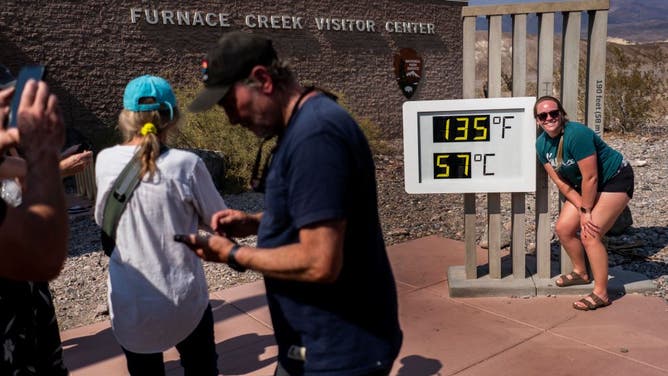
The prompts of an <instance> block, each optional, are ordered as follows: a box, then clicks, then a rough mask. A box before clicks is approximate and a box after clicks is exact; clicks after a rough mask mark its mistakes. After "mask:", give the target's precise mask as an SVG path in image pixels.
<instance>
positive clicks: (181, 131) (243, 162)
mask: <svg viewBox="0 0 668 376" xmlns="http://www.w3.org/2000/svg"><path fill="white" fill-rule="evenodd" d="M200 85H201V84H200V83H199V82H197V83H193V84H191V85H187V86H184V87H175V88H174V92H175V94H176V97H177V101H178V102H179V103H182V104H185V103H190V101H191V100H192V99H193V98H194V97H195V95H196V93H197V91H198V90H199V88H200ZM335 94H336V95H337V96H339V103H341V104H342V106H343V107H344V108H346V109H347V110H348V112H350V110H349V106H348V105H347V103H346V102H345V98H344V95H343V94H339V93H335ZM182 107H185V106H184V105H182ZM183 115H184V116H183V121H182V123H181V126H180V127H179V128H178V129H177V130H176V131H175V132H172V134H171V136H170V139H169V144H170V145H171V146H173V147H178V148H188V149H205V150H215V151H220V152H221V153H222V154H223V155H224V161H225V184H224V186H223V191H224V192H225V193H238V192H241V191H245V190H248V188H249V187H248V182H249V179H250V175H251V171H252V169H253V164H254V162H255V158H256V153H257V150H258V147H259V145H260V142H261V140H259V139H258V138H257V137H256V136H255V135H254V134H253V133H252V132H250V131H248V130H246V129H245V128H243V127H241V126H239V125H230V122H229V120H228V118H227V115H225V111H223V109H222V108H220V107H218V106H215V108H213V109H211V110H209V111H205V112H203V113H198V114H190V113H184V114H183ZM353 117H354V115H353ZM357 120H358V123H359V125H360V127H361V128H362V131H363V132H364V134H365V135H366V137H367V139H368V140H369V144H370V146H371V149H372V151H374V153H380V152H384V151H386V150H387V146H386V144H385V142H384V141H383V140H382V131H381V129H380V127H378V125H377V124H375V123H374V122H372V121H371V120H369V119H367V118H361V119H357ZM274 143H275V141H274V140H272V141H269V142H268V143H267V144H266V145H264V147H263V153H262V154H263V161H262V163H261V166H262V165H264V159H265V158H267V157H268V156H269V154H270V150H271V148H272V147H273V145H274Z"/></svg>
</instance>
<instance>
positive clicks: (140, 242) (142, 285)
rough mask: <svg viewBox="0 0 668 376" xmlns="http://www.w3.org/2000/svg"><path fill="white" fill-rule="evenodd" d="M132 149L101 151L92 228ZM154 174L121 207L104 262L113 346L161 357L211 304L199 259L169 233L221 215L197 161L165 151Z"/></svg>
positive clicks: (216, 196)
mask: <svg viewBox="0 0 668 376" xmlns="http://www.w3.org/2000/svg"><path fill="white" fill-rule="evenodd" d="M136 148H137V147H136V146H131V145H118V146H114V147H111V148H108V149H105V150H103V151H101V152H100V154H99V155H98V157H97V162H96V164H95V174H96V182H97V188H98V194H97V200H96V203H95V221H96V222H97V224H98V225H100V224H101V223H102V215H103V212H104V204H105V201H106V199H107V195H108V194H109V191H110V190H111V187H112V185H113V183H114V181H115V180H116V178H117V176H118V175H119V174H120V173H121V171H122V170H123V168H124V167H125V165H126V164H127V163H128V162H129V161H130V159H132V156H133V155H134V153H135V150H136ZM157 166H158V170H159V171H158V172H156V174H155V175H154V177H153V178H152V179H151V180H150V181H147V179H148V178H145V179H144V180H143V181H142V182H141V183H140V184H139V186H137V188H136V190H135V191H134V193H133V195H132V197H131V199H130V201H129V202H128V204H127V205H126V207H125V211H124V212H123V215H122V216H121V218H120V220H119V223H118V229H117V231H116V248H115V249H114V252H113V254H112V255H111V258H110V259H109V278H108V280H107V285H108V290H109V296H108V299H109V311H110V316H111V326H112V329H113V332H114V335H115V336H116V339H117V340H118V343H119V344H120V345H121V346H123V347H124V348H126V349H127V350H130V351H132V352H136V353H155V352H162V351H165V350H167V349H168V348H170V347H172V346H174V345H176V344H177V343H179V342H180V341H182V340H184V339H185V338H186V337H187V336H188V335H189V334H190V333H191V332H192V331H193V330H194V329H195V328H196V327H197V325H198V324H199V322H200V320H201V319H202V315H203V314H204V310H205V309H206V307H207V305H208V302H209V293H208V288H207V284H206V279H205V276H204V269H203V268H202V263H201V261H200V259H199V258H198V257H197V256H196V255H195V253H193V252H192V251H191V250H190V249H188V248H187V247H186V246H185V245H183V244H181V243H177V242H175V241H174V240H173V237H174V234H191V233H195V232H196V231H197V229H198V227H199V225H200V224H203V225H208V224H209V220H210V218H211V215H212V214H213V213H215V212H216V211H219V210H222V209H225V208H226V206H225V203H224V201H223V199H222V197H220V194H219V193H218V191H216V188H215V186H214V184H213V181H212V179H211V175H210V174H209V172H208V170H207V169H206V167H205V165H204V162H202V160H201V159H200V158H199V157H198V156H197V155H195V154H193V153H190V152H186V151H183V150H177V149H169V150H168V151H166V152H165V153H163V154H162V155H161V156H160V157H159V158H158V161H157Z"/></svg>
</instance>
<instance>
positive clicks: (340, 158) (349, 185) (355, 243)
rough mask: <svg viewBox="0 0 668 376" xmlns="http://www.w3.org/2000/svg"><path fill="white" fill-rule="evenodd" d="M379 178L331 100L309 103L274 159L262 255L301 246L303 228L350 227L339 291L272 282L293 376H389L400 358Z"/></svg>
mask: <svg viewBox="0 0 668 376" xmlns="http://www.w3.org/2000/svg"><path fill="white" fill-rule="evenodd" d="M374 171H375V168H374V164H373V159H372V156H371V151H370V149H369V145H368V143H367V141H366V138H365V137H364V135H363V133H362V132H361V129H360V128H359V126H358V125H357V123H355V121H354V120H353V119H352V118H351V117H350V116H349V115H348V113H347V112H346V111H345V110H344V109H342V108H341V107H340V106H339V105H338V104H336V103H335V102H334V101H332V100H331V99H330V98H328V97H327V96H325V95H323V94H319V95H317V96H315V97H312V98H310V99H309V100H307V101H306V102H304V104H303V106H302V107H301V108H300V109H299V111H298V112H297V113H296V115H295V117H294V118H293V119H292V121H291V123H290V124H289V125H288V128H287V129H286V131H285V134H284V135H283V137H282V139H281V141H280V144H279V145H278V148H277V150H276V153H275V154H274V157H273V159H272V163H271V166H270V168H269V172H268V176H267V182H266V193H265V210H264V213H263V217H262V221H261V223H260V228H259V230H258V246H259V247H262V248H274V247H279V246H282V245H286V244H293V243H297V242H298V241H299V230H300V228H302V227H304V226H306V225H309V224H313V223H316V222H320V221H325V220H337V219H345V220H346V221H347V226H346V233H345V239H344V245H343V268H342V270H341V273H340V275H339V278H338V279H337V281H336V282H334V283H332V284H320V283H304V282H296V281H285V280H278V279H272V278H267V277H265V285H266V289H267V299H268V302H269V308H270V311H271V316H272V321H273V326H274V332H275V335H276V340H277V342H278V346H279V361H280V363H281V365H282V366H283V367H285V368H286V370H287V371H288V372H290V374H294V375H300V374H304V375H321V376H322V375H328V376H334V375H346V376H354V375H360V374H365V373H368V372H371V371H373V370H378V369H384V368H389V367H391V365H392V363H393V362H394V359H395V358H396V356H397V354H398V352H399V348H400V347H401V341H402V333H401V330H400V328H399V321H398V314H397V294H396V286H395V283H394V277H393V275H392V270H391V267H390V263H389V260H388V258H387V253H386V251H385V244H384V242H383V237H382V231H381V227H380V220H379V217H378V208H377V198H376V180H375V172H374ZM268 252H271V251H268ZM293 346H297V347H305V348H306V361H305V362H302V361H299V360H295V359H293V358H294V357H289V356H288V351H289V350H290V348H291V347H293Z"/></svg>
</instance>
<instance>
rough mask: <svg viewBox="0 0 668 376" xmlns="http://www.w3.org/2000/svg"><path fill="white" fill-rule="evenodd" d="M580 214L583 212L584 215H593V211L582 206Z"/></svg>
mask: <svg viewBox="0 0 668 376" xmlns="http://www.w3.org/2000/svg"><path fill="white" fill-rule="evenodd" d="M580 212H581V213H582V214H587V213H591V210H590V209H587V208H585V207H584V206H580Z"/></svg>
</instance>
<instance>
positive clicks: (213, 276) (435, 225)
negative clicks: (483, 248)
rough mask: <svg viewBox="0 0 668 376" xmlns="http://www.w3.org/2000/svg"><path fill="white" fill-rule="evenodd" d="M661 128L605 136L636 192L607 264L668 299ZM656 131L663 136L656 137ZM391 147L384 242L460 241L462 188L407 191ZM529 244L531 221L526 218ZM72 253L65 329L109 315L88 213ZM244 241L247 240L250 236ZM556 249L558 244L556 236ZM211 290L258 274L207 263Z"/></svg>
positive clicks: (62, 291)
mask: <svg viewBox="0 0 668 376" xmlns="http://www.w3.org/2000/svg"><path fill="white" fill-rule="evenodd" d="M663 134H665V133H664V128H663V127H661V128H659V129H656V130H655V132H652V134H650V133H648V134H647V135H644V136H636V135H625V136H621V135H615V134H606V135H605V139H606V141H607V142H608V143H609V144H610V145H611V146H613V147H615V148H616V149H617V150H620V151H621V152H622V153H623V154H624V155H625V156H626V157H627V159H629V160H630V161H631V162H632V164H633V165H634V172H635V175H636V186H635V195H634V198H633V200H631V203H630V204H629V206H630V208H631V213H632V215H633V220H634V224H633V226H632V227H631V228H629V229H628V230H627V231H625V232H624V233H623V234H622V235H620V236H615V237H610V238H609V250H610V252H609V254H610V266H611V267H621V268H624V269H627V270H633V271H637V272H640V273H643V274H645V275H647V276H648V277H649V278H651V279H653V280H655V281H656V283H657V285H658V289H657V291H656V292H655V293H654V294H655V295H657V296H661V297H663V298H664V299H668V294H667V292H668V216H666V214H665V213H668V200H666V199H665V197H666V177H668V164H666V163H665V161H664V159H663V156H665V154H666V152H668V139H666V138H665V136H663ZM661 138H662V139H661ZM389 149H390V150H391V151H389V152H387V153H386V154H383V155H379V156H378V157H377V158H376V169H377V171H376V175H377V179H378V200H379V211H380V215H381V221H382V226H383V232H384V236H385V241H386V243H387V245H392V244H396V243H401V242H405V241H408V240H411V239H416V238H420V237H424V236H429V235H439V236H443V237H447V238H451V239H457V240H463V238H464V234H463V228H464V227H463V226H464V225H463V199H462V195H461V194H439V195H425V194H423V195H409V194H407V193H406V192H405V190H404V181H403V155H402V146H401V140H397V141H394V142H390V147H389ZM551 197H552V200H551V207H552V210H551V211H552V218H555V217H556V209H555V208H554V207H555V206H556V205H554V204H552V203H554V202H556V197H557V192H556V190H555V189H552V192H551ZM501 198H502V208H504V209H503V210H505V215H506V217H505V218H508V216H507V215H508V210H509V209H508V208H509V207H510V204H509V202H510V195H509V194H502V195H501ZM261 199H262V198H261V196H260V195H258V194H251V193H249V194H244V195H234V196H225V200H226V202H227V204H228V205H229V206H230V207H233V208H238V209H243V210H248V211H258V210H260V209H261V204H262V203H261ZM485 201H486V200H485V195H478V199H477V202H478V218H477V222H478V223H477V228H478V229H479V234H478V239H479V240H480V239H481V238H483V237H484V234H483V231H481V229H484V227H485V223H486V215H485V208H486V203H485ZM526 202H527V218H533V196H532V195H529V197H527V199H526ZM526 226H527V233H528V235H527V239H528V241H529V242H530V244H529V245H528V251H531V250H532V248H533V247H535V245H534V244H533V243H531V239H532V236H533V235H532V232H533V229H534V227H533V224H532V223H531V221H527V224H526ZM70 229H71V236H70V251H69V252H70V253H69V257H68V260H67V262H66V264H65V267H64V269H63V271H62V272H61V274H60V276H59V277H58V278H57V279H56V280H54V281H53V282H52V283H51V289H52V292H53V296H54V300H55V304H56V310H57V315H58V322H59V325H60V328H61V330H66V329H70V328H74V327H78V326H82V325H88V324H91V323H94V322H97V321H102V320H108V318H109V316H108V311H107V306H106V290H107V287H106V270H107V258H106V256H104V254H103V253H102V251H101V247H100V244H99V229H98V228H97V226H96V225H95V223H94V222H93V220H92V213H90V212H88V213H83V214H77V215H74V216H72V217H71V222H70ZM242 242H246V243H249V244H252V243H253V242H254V239H253V238H248V239H243V241H242ZM552 248H553V252H554V254H555V255H556V254H557V252H558V250H559V244H558V243H557V242H556V241H554V242H553V244H552ZM205 271H206V276H207V281H208V283H209V289H210V291H217V290H220V289H224V288H228V287H232V286H235V285H238V284H243V283H248V282H252V281H256V280H259V279H261V278H262V277H261V276H260V275H258V274H257V273H252V272H247V273H237V272H235V271H233V270H231V269H229V268H228V267H227V266H226V265H220V264H212V263H205Z"/></svg>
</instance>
